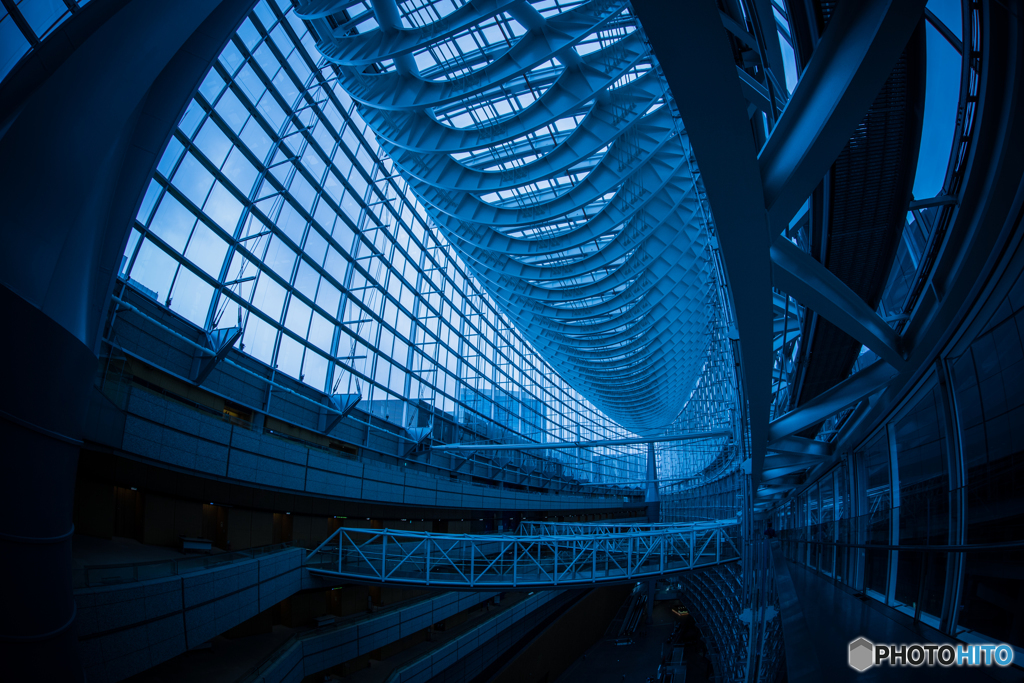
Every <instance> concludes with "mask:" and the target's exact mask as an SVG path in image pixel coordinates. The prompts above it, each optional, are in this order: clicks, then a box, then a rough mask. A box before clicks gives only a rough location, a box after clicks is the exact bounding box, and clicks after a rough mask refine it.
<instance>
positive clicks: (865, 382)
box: [768, 360, 898, 444]
mask: <svg viewBox="0 0 1024 683" xmlns="http://www.w3.org/2000/svg"><path fill="white" fill-rule="evenodd" d="M897 374H898V373H897V371H896V370H894V369H893V368H892V367H890V366H889V365H888V364H886V363H885V362H884V361H881V360H878V361H875V362H874V363H872V364H871V365H869V366H868V367H866V368H864V369H863V370H861V371H860V372H858V373H857V374H855V375H853V376H852V377H850V378H849V379H846V380H843V381H842V382H840V383H839V384H837V385H835V386H834V387H832V388H831V389H829V390H828V391H826V392H823V393H821V394H819V395H818V396H815V397H814V398H813V399H811V400H810V401H808V402H807V403H805V404H803V405H802V406H800V407H799V408H797V409H796V410H792V411H790V412H788V413H786V414H785V415H783V416H782V417H780V418H778V419H776V420H773V421H772V423H771V424H770V425H769V426H768V439H769V441H770V442H771V444H774V443H775V442H777V441H779V440H781V439H783V438H784V437H788V436H790V435H792V434H795V433H797V432H799V431H800V430H802V429H806V428H807V427H811V426H813V425H816V424H818V423H819V422H821V421H822V420H824V419H825V418H827V417H829V416H830V415H833V414H835V413H837V412H839V411H840V410H842V409H843V408H846V407H848V406H851V405H853V404H854V403H857V402H858V401H860V400H862V399H864V398H866V397H867V396H870V395H871V394H873V393H875V392H876V391H880V390H881V389H884V388H885V386H886V385H887V384H889V382H890V381H892V379H893V378H894V377H896V375H897Z"/></svg>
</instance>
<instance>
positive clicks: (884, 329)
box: [771, 237, 906, 368]
mask: <svg viewBox="0 0 1024 683" xmlns="http://www.w3.org/2000/svg"><path fill="white" fill-rule="evenodd" d="M771 259H772V273H773V274H774V276H775V286H776V287H778V288H779V289H781V290H783V291H784V292H786V293H787V294H789V295H791V296H793V297H794V298H795V299H796V300H797V301H799V302H800V303H801V304H803V305H804V306H806V307H807V308H810V309H812V310H814V311H815V312H817V313H818V314H819V315H821V316H823V317H824V318H826V319H827V320H828V321H829V322H831V323H833V324H834V325H836V326H837V327H839V329H841V330H843V331H844V332H846V333H847V334H848V335H850V336H851V337H853V338H854V339H856V340H857V341H859V342H860V343H861V344H863V345H864V346H866V347H868V348H869V349H871V350H872V351H874V352H875V353H877V354H878V356H879V357H880V358H884V359H885V360H886V362H888V363H889V365H891V366H893V367H894V368H902V367H903V366H904V365H905V364H906V361H905V360H904V358H903V354H902V353H901V352H900V340H899V337H898V336H897V334H896V331H895V330H893V329H892V328H891V327H889V325H888V324H886V322H885V321H884V320H882V318H881V317H880V316H879V315H878V314H877V313H876V312H875V311H873V310H871V307H870V306H868V305H867V304H866V303H864V300H863V299H861V298H860V297H859V296H857V294H856V293H855V292H854V291H853V290H852V289H850V288H849V287H848V286H847V285H846V284H845V283H844V282H843V281H842V280H840V279H839V278H838V277H836V276H835V275H834V274H833V273H832V272H831V271H830V270H829V269H828V268H826V267H825V266H823V265H822V264H821V263H819V262H818V261H816V260H815V259H814V257H812V256H811V255H810V254H808V253H807V252H804V251H801V250H800V249H799V248H798V247H797V246H796V245H795V244H793V243H792V242H790V241H789V240H787V239H786V238H785V237H778V238H776V239H775V241H774V243H773V244H772V247H771Z"/></svg>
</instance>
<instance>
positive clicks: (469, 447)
mask: <svg viewBox="0 0 1024 683" xmlns="http://www.w3.org/2000/svg"><path fill="white" fill-rule="evenodd" d="M723 436H727V437H730V438H731V437H732V432H731V431H729V430H721V431H716V432H691V433H689V434H672V435H669V436H652V437H641V438H637V439H606V440H603V441H556V442H552V443H536V442H533V441H529V442H526V443H496V444H486V443H466V444H463V443H449V444H441V445H437V446H434V450H438V451H537V450H544V449H547V448H594V447H596V446H637V445H640V444H649V443H667V442H670V441H696V440H699V439H714V438H720V437H723Z"/></svg>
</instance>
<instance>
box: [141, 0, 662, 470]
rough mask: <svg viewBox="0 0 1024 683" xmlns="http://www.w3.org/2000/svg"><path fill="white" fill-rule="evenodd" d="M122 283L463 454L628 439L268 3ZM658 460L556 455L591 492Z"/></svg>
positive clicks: (205, 110) (192, 137) (144, 215)
mask: <svg viewBox="0 0 1024 683" xmlns="http://www.w3.org/2000/svg"><path fill="white" fill-rule="evenodd" d="M121 274H122V277H126V278H128V279H129V282H130V283H132V284H133V285H134V286H135V287H136V288H138V289H140V290H141V291H144V292H146V293H148V294H149V295H150V296H151V297H153V298H154V299H155V300H157V301H159V302H160V303H161V304H163V305H165V306H166V307H167V308H168V309H170V310H172V311H175V312H177V313H178V314H179V315H181V316H182V317H184V318H186V319H187V320H189V321H191V322H192V323H194V324H195V325H197V326H198V327H200V328H205V329H210V330H212V329H216V328H218V327H230V326H234V325H236V324H237V325H241V326H242V327H243V328H244V334H243V336H242V338H241V340H240V345H239V347H238V348H239V349H240V350H242V351H244V352H245V353H247V354H250V355H251V356H253V357H254V358H256V359H258V360H260V361H262V362H264V363H266V364H268V365H269V366H271V367H273V368H276V370H277V371H278V372H283V373H286V374H287V375H290V376H291V377H294V378H296V379H298V380H300V381H302V382H305V383H306V384H308V385H310V386H311V387H314V388H316V389H318V390H320V391H323V392H325V393H328V394H333V393H343V394H344V393H348V394H360V395H361V397H362V400H363V403H362V404H361V407H366V408H368V409H369V410H372V412H373V413H374V415H375V416H377V417H379V418H382V419H385V420H387V421H390V422H391V423H394V424H395V425H398V426H400V427H404V428H410V427H422V426H426V425H423V424H419V422H420V420H421V415H422V414H423V413H424V412H428V413H429V412H432V411H441V412H443V413H445V414H446V415H447V416H448V417H449V418H450V419H452V420H454V421H456V422H457V423H458V424H459V426H460V428H461V429H460V430H459V433H458V434H456V438H457V439H458V440H461V441H467V442H471V441H479V440H485V439H486V440H492V439H502V440H505V441H514V442H519V441H526V440H530V441H537V442H545V441H577V440H590V439H613V438H623V437H630V436H633V435H632V434H631V433H628V432H626V430H624V429H622V428H621V427H619V426H618V425H616V424H615V423H613V422H612V421H611V420H609V419H608V418H607V417H605V416H604V415H603V414H601V413H600V412H599V411H597V410H596V409H595V408H594V407H593V406H592V405H591V404H590V403H589V402H588V401H586V400H585V399H584V398H583V397H582V396H580V395H579V394H578V393H577V392H576V391H575V390H573V389H572V388H571V387H570V386H569V385H568V384H566V382H564V381H563V380H562V379H561V378H560V377H559V376H558V375H557V374H556V373H555V372H554V371H553V370H552V369H551V368H550V367H549V366H548V365H547V364H546V363H545V362H544V361H543V360H541V358H540V357H539V356H538V355H537V354H536V353H535V351H534V350H533V349H532V348H531V346H530V345H529V344H528V343H527V342H526V341H525V340H524V338H523V337H522V335H520V334H519V332H518V331H516V330H515V329H514V328H513V327H512V326H511V324H510V323H509V321H508V320H507V319H506V317H505V316H504V315H503V314H502V313H500V312H499V311H498V310H497V309H496V308H495V306H494V304H493V303H492V301H491V300H490V299H489V298H488V296H487V295H486V294H485V293H484V292H483V290H482V289H480V288H479V287H478V286H477V283H476V282H475V281H474V279H473V277H472V275H471V274H470V273H469V272H468V271H467V269H466V267H465V265H464V264H463V263H462V262H461V261H460V260H459V259H458V258H457V257H456V256H455V255H454V253H453V252H452V250H451V249H450V247H449V245H448V243H447V242H446V241H445V239H444V238H443V236H442V235H440V234H439V233H438V232H437V231H436V230H435V229H433V227H432V225H431V223H430V221H429V220H428V219H427V216H426V213H425V212H424V210H423V208H422V206H420V204H419V203H418V202H417V201H416V199H415V197H414V195H413V193H412V192H411V190H410V188H409V187H408V185H407V184H406V182H405V181H404V180H403V179H402V178H401V177H400V176H399V174H398V173H397V172H396V171H395V169H394V167H393V164H392V162H391V161H390V159H389V158H388V157H387V156H386V155H385V154H384V153H383V152H382V150H381V149H380V147H379V145H378V144H377V143H376V141H375V139H374V137H373V135H372V133H371V132H370V131H369V130H368V128H367V126H366V124H365V123H364V122H363V120H362V119H361V118H360V117H359V115H358V113H357V112H356V111H355V109H354V108H353V106H352V101H351V100H350V99H349V97H348V96H347V95H346V94H345V92H344V91H343V89H342V88H341V87H339V85H338V78H337V75H336V73H335V72H334V70H333V67H331V66H329V65H327V64H326V63H322V62H321V61H320V55H319V53H318V52H317V51H316V48H315V46H314V41H313V39H312V37H311V36H310V35H309V34H308V33H307V31H306V29H305V27H304V25H303V23H302V22H301V21H300V20H299V19H298V18H297V17H296V16H295V15H294V13H293V12H292V7H291V5H290V4H289V3H287V2H283V1H281V2H276V3H274V2H266V1H264V2H260V3H259V4H258V5H257V6H256V7H255V9H254V10H253V11H252V12H251V14H250V15H249V17H248V18H247V19H246V20H245V21H244V22H243V24H242V25H241V26H240V27H239V29H238V31H237V33H236V34H235V35H234V37H233V38H232V39H231V41H230V42H229V44H228V45H227V47H226V48H225V49H224V51H223V53H222V54H221V56H220V58H219V60H218V61H217V63H216V64H215V65H214V67H213V68H212V69H211V71H210V72H209V74H208V75H207V77H206V79H205V80H204V82H203V83H202V86H201V87H200V88H199V92H198V93H197V95H196V96H195V98H194V100H193V101H192V102H191V103H190V104H189V106H188V109H187V111H186V113H185V115H184V117H183V118H182V120H181V121H180V123H179V126H178V129H177V130H176V132H175V133H174V136H173V138H172V139H171V141H170V143H169V144H168V146H167V148H166V150H165V152H164V154H163V156H162V158H161V160H160V162H159V165H158V168H157V173H156V174H155V176H154V178H153V180H152V182H151V183H150V185H149V188H148V191H147V192H146V194H145V197H144V200H143V202H142V206H141V208H140V210H139V212H138V215H137V217H136V220H135V224H134V228H133V230H132V232H131V236H130V239H129V241H128V245H127V249H126V250H125V254H124V258H123V261H122V265H121ZM424 408H427V409H428V410H427V411H424V410H423V409H424ZM532 453H533V454H537V452H536V451H533V452H532ZM645 454H646V451H645V447H644V446H634V447H600V448H593V449H590V450H587V451H583V450H582V449H575V448H573V449H564V450H551V451H548V452H547V457H549V458H552V459H555V460H558V461H561V462H563V463H565V464H566V465H568V466H570V467H572V469H573V470H574V472H573V474H574V476H576V477H577V478H579V479H583V480H600V481H623V480H633V481H635V480H638V479H641V478H642V474H641V473H642V471H643V469H642V465H643V463H644V459H643V458H644V456H645Z"/></svg>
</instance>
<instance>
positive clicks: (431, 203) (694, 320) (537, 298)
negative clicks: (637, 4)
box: [298, 0, 717, 430]
mask: <svg viewBox="0 0 1024 683" xmlns="http://www.w3.org/2000/svg"><path fill="white" fill-rule="evenodd" d="M359 8H360V6H359V5H357V4H354V3H351V2H346V1H345V0H336V1H335V2H329V1H328V2H307V3H304V4H302V5H300V7H299V9H298V14H299V15H300V16H302V17H303V18H305V19H307V20H308V21H310V22H311V24H312V25H313V26H314V27H315V30H316V31H317V33H318V34H319V36H320V40H319V42H318V45H317V46H318V49H319V50H320V51H321V53H322V54H324V56H325V57H326V58H327V59H328V60H330V61H331V62H333V63H334V64H335V65H336V68H337V69H338V71H339V73H340V74H341V76H340V82H341V83H342V85H343V86H344V87H345V89H346V90H347V91H348V92H349V93H350V94H351V95H352V97H353V99H355V100H356V101H357V102H358V103H359V106H360V111H361V113H362V115H363V118H364V119H365V120H366V122H367V123H368V124H369V126H370V128H371V129H372V130H373V131H374V133H375V134H376V135H377V138H378V139H379V140H380V143H381V146H382V148H383V149H384V150H385V151H386V152H387V153H388V155H390V157H391V158H392V159H393V160H394V162H395V164H396V165H397V166H398V168H399V169H400V170H401V172H402V174H403V176H405V177H406V178H407V179H408V180H409V182H410V184H411V185H412V187H413V188H414V190H415V192H416V194H417V195H418V196H419V197H420V198H421V199H422V200H423V202H424V203H425V205H426V206H427V207H428V211H429V213H430V215H431V218H432V219H433V221H434V223H435V224H436V226H437V227H438V229H439V230H440V231H441V232H442V233H443V234H444V235H445V237H446V238H447V239H448V240H449V241H450V242H451V243H452V245H453V246H454V247H455V248H456V250H457V251H458V252H459V253H460V255H461V256H463V258H465V259H466V261H467V262H468V263H469V264H470V265H471V267H472V269H473V271H474V273H475V275H476V276H477V277H478V278H479V279H480V281H481V282H482V283H483V284H484V286H485V287H486V289H487V290H488V291H489V292H490V294H491V295H492V296H494V297H495V298H496V299H497V300H498V301H499V302H500V303H501V306H502V308H503V309H504V310H505V311H506V312H507V313H508V314H509V315H510V316H511V317H512V318H513V319H514V320H515V321H516V323H517V324H518V327H519V329H520V330H521V331H522V332H523V334H524V335H526V336H527V337H529V338H530V341H531V343H532V344H533V345H534V347H535V348H536V349H537V350H538V351H539V352H540V353H541V354H542V355H543V356H544V357H545V358H547V359H548V360H549V362H551V364H552V365H553V366H554V367H555V368H556V369H557V370H558V371H559V373H560V374H561V375H562V376H563V377H564V378H565V379H566V380H567V381H568V382H569V383H570V384H572V385H573V386H575V387H577V388H578V389H579V390H580V391H581V392H583V393H584V394H585V395H586V396H587V397H588V398H589V399H590V400H591V401H593V402H594V404H595V405H596V406H597V407H598V408H600V409H601V410H602V411H604V412H605V413H606V414H607V415H609V416H610V417H612V418H613V419H615V420H616V421H618V422H619V423H620V424H622V425H623V426H625V427H627V428H630V429H633V430H642V429H652V428H661V427H665V426H667V425H669V424H670V423H671V422H672V420H673V419H674V418H675V417H676V416H677V415H678V414H679V411H680V410H681V408H682V406H683V403H684V402H685V400H686V399H687V397H688V396H689V394H690V391H691V389H692V387H693V385H694V381H695V380H696V378H697V376H698V375H699V374H700V370H701V363H702V360H703V358H702V357H703V354H702V351H703V349H704V348H705V346H706V343H707V323H708V315H709V309H710V307H709V302H710V301H711V300H712V299H714V298H716V296H717V295H716V293H715V291H716V290H715V287H716V282H717V280H716V274H715V267H714V261H713V258H712V244H711V239H710V232H709V231H711V230H712V229H713V226H711V225H710V224H709V218H710V213H709V211H707V208H706V207H705V206H704V205H703V200H702V197H701V189H700V186H699V177H698V171H697V169H696V166H695V162H694V158H693V154H692V150H691V148H690V144H689V141H688V137H687V135H686V132H685V131H684V130H683V127H682V123H681V121H680V120H679V117H678V115H677V114H676V113H675V106H674V103H673V100H672V98H671V97H670V96H669V95H668V89H667V85H666V82H665V80H664V78H663V77H662V75H661V72H660V69H659V68H658V67H657V63H656V60H655V58H654V55H653V54H652V53H651V52H650V50H649V48H648V47H647V45H646V43H645V39H644V37H643V34H642V32H641V31H640V30H639V26H638V24H637V22H636V20H635V18H634V16H633V14H632V9H631V7H630V5H629V4H628V3H627V2H625V0H591V1H590V2H583V3H580V4H578V5H575V6H573V7H572V8H571V9H568V10H565V11H563V12H561V13H560V14H554V15H550V16H545V15H543V14H542V13H541V12H540V11H538V10H537V9H536V8H535V7H533V6H532V5H531V4H529V3H528V2H469V3H467V4H465V5H463V6H461V7H459V8H458V9H457V10H455V11H454V12H452V13H451V14H449V15H447V16H444V17H438V18H436V20H435V19H434V18H433V17H429V18H428V19H426V20H425V19H423V16H421V14H418V13H417V12H408V11H407V9H406V8H399V6H398V5H397V4H396V3H395V2H394V0H381V1H380V2H375V3H373V8H374V11H373V16H372V21H373V22H374V23H375V24H376V27H375V28H371V29H370V30H368V31H365V32H363V33H358V32H356V31H354V30H353V29H354V26H355V25H356V24H358V25H359V26H365V25H366V23H367V21H366V20H367V19H369V18H368V17H364V18H360V17H353V16H352V15H351V14H350V11H352V12H357V11H359ZM403 13H405V14H403ZM495 24H496V25H497V26H499V27H500V28H501V29H502V31H506V30H507V31H510V32H512V34H513V36H514V37H515V40H512V39H510V38H508V37H507V36H506V38H505V39H504V40H501V41H499V42H493V43H492V42H489V40H488V39H487V38H486V35H487V31H486V30H484V29H482V28H481V27H490V26H492V25H495ZM513 29H514V30H513ZM517 31H518V32H520V33H521V34H517V33H516V32H517ZM503 35H504V34H503ZM474 41H475V42H474ZM481 42H483V46H482V47H480V43H481ZM467 43H468V44H471V45H473V46H474V47H475V48H476V49H473V48H470V49H469V50H468V51H464V49H463V47H462V46H463V45H466V44H467ZM581 46H587V49H582V48H581ZM442 53H443V54H444V55H447V56H445V57H444V59H443V60H442V61H438V58H437V55H438V54H442ZM427 55H432V58H427ZM414 57H415V59H414ZM430 61H433V62H434V63H433V64H429V62H430ZM421 64H422V73H421ZM524 99H525V100H526V101H528V102H529V104H526V105H524V104H523V101H524ZM484 110H486V111H487V112H488V113H486V114H484V115H481V114H480V112H481V111H484ZM467 119H468V120H470V121H471V122H472V123H474V124H476V125H473V126H470V127H466V126H465V121H466V120H467Z"/></svg>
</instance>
